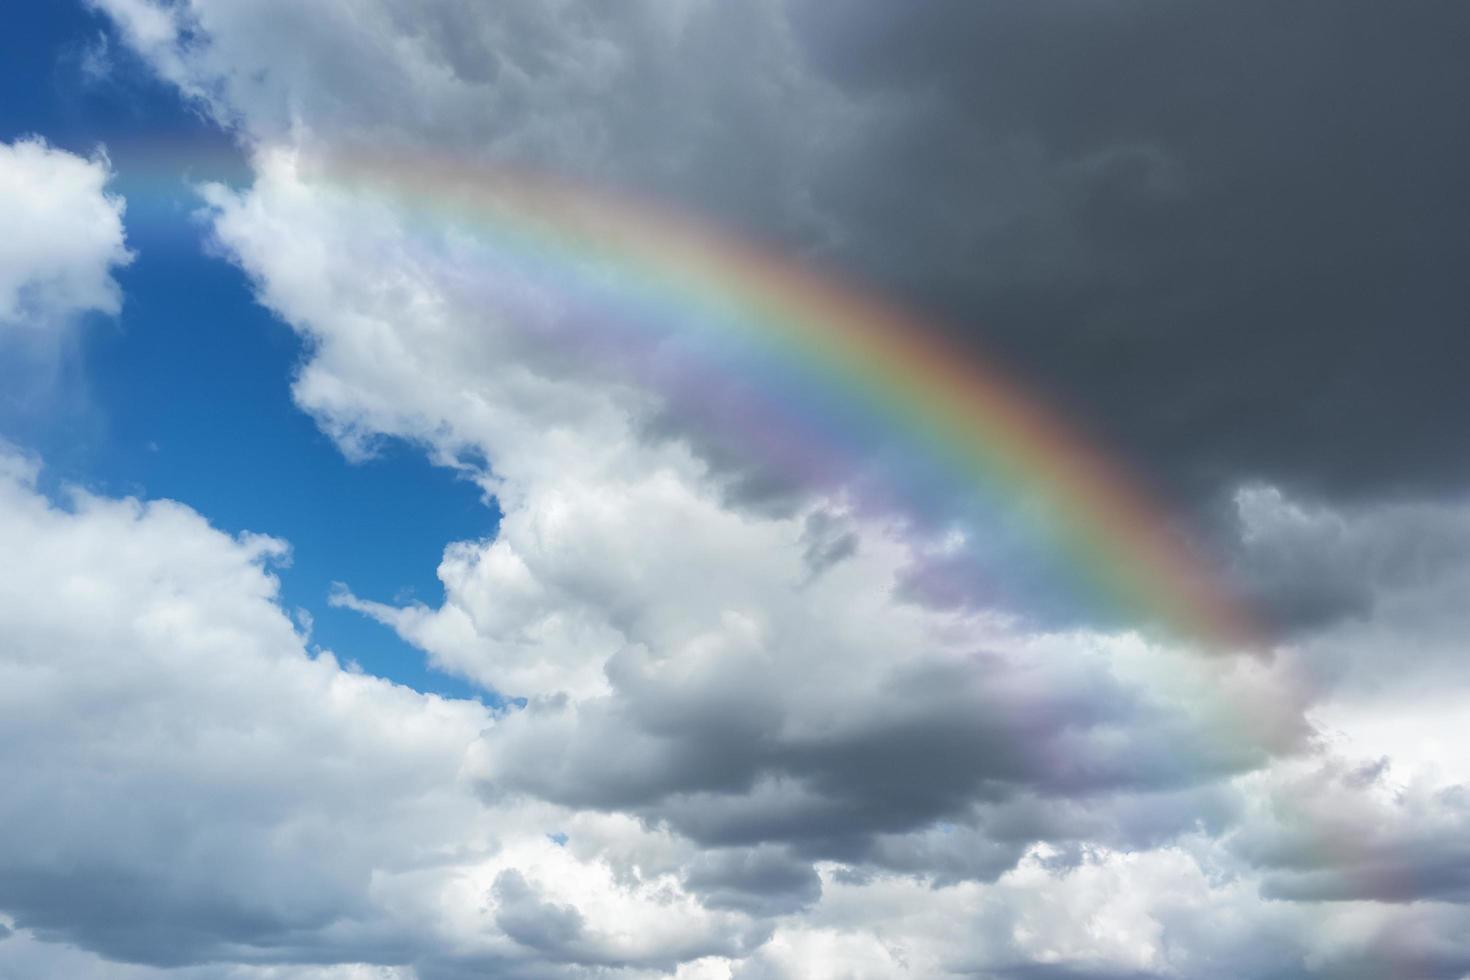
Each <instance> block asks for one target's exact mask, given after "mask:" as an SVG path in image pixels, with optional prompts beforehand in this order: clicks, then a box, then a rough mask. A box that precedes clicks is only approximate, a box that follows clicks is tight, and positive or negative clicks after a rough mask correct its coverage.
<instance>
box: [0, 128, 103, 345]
mask: <svg viewBox="0 0 1470 980" xmlns="http://www.w3.org/2000/svg"><path fill="white" fill-rule="evenodd" d="M111 177H112V171H111V168H110V167H109V165H108V162H107V158H106V156H104V155H101V154H99V155H98V156H96V157H93V158H92V159H90V160H89V159H86V158H83V157H79V156H77V155H75V154H72V153H68V152H66V151H65V150H58V149H55V148H53V147H51V146H49V145H47V143H46V142H45V141H44V140H42V139H39V138H28V139H21V140H18V141H16V142H14V143H0V220H3V222H4V225H5V228H6V233H5V236H4V238H3V240H0V332H3V333H12V335H14V332H17V331H22V332H24V335H25V336H28V337H32V338H33V339H34V338H35V336H36V335H38V334H54V333H55V332H56V331H58V330H60V329H61V328H62V327H64V326H65V325H66V324H67V322H68V321H69V320H71V319H72V318H73V317H75V316H76V315H78V314H81V313H89V312H99V313H116V312H117V311H118V309H119V308H120V306H121V303H122V294H121V292H120V291H119V289H118V285H117V282H116V281H115V280H114V279H113V276H112V274H113V270H114V269H116V268H117V267H118V266H122V265H126V264H127V263H128V262H129V261H131V260H132V253H130V252H129V251H128V249H127V246H126V245H125V244H124V240H123V223H122V216H123V201H122V198H120V197H118V196H116V195H113V194H109V193H108V192H107V183H108V181H109V180H110V179H111Z"/></svg>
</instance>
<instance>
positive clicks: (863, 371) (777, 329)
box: [311, 153, 1259, 648]
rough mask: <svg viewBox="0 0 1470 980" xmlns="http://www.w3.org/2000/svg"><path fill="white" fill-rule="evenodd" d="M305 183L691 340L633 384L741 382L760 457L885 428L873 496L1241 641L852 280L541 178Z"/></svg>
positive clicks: (422, 171)
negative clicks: (966, 526)
mask: <svg viewBox="0 0 1470 980" xmlns="http://www.w3.org/2000/svg"><path fill="white" fill-rule="evenodd" d="M311 177H312V178H313V179H322V178H324V179H325V180H326V181H327V182H328V183H329V184H334V185H339V186H342V187H344V188H346V189H348V190H352V191H362V190H369V191H372V192H375V193H378V194H380V195H386V196H387V197H388V199H390V200H394V199H397V200H398V201H401V202H402V203H403V204H404V205H405V210H406V211H407V212H409V213H411V214H415V215H418V216H421V217H423V218H425V219H428V220H432V221H433V222H434V225H435V227H443V226H445V224H446V223H447V224H448V225H451V226H453V225H461V226H467V227H468V230H469V231H470V232H471V234H470V235H469V236H467V237H469V238H470V239H472V240H474V241H475V242H477V243H479V247H482V248H484V249H486V250H488V251H489V252H490V253H491V254H490V255H489V256H488V257H487V261H496V262H502V263H511V264H515V265H517V266H519V267H533V268H534V269H535V270H536V274H537V275H538V276H540V277H542V278H544V279H546V280H547V281H548V282H549V283H550V284H551V285H553V286H554V287H555V289H556V292H557V294H558V295H561V296H571V297H577V298H578V299H579V301H580V303H581V305H582V307H583V308H584V309H585V310H587V311H591V313H590V316H591V319H593V320H595V327H589V328H588V329H589V330H595V331H597V332H600V333H601V334H603V335H604V339H605V337H606V335H608V334H609V333H612V334H616V335H618V336H626V335H629V334H633V333H636V332H637V331H639V330H645V331H646V330H648V325H649V324H661V325H662V329H663V332H662V333H659V332H657V331H655V332H654V333H653V334H651V335H650V336H651V338H652V339H647V340H646V343H648V344H649V345H650V347H649V349H650V350H651V349H652V345H653V344H654V343H655V341H656V340H658V339H659V338H666V337H668V336H670V335H672V334H674V333H677V332H682V333H683V334H684V335H686V336H694V337H696V339H697V342H698V344H699V347H700V350H701V352H702V353H701V356H700V357H698V358H696V359H694V361H693V362H692V363H691V361H690V360H689V359H688V358H686V359H684V360H682V361H681V362H680V366H679V367H678V369H677V370H663V371H662V373H658V372H659V370H660V369H659V368H657V367H654V368H648V370H649V371H651V372H653V374H654V375H656V376H650V377H648V378H645V379H644V380H649V381H650V382H651V383H652V384H654V385H656V386H662V387H664V388H668V387H669V386H671V385H672V386H682V387H684V388H685V389H686V390H687V391H690V392H698V391H699V390H700V389H702V388H704V387H706V386H707V384H708V383H712V382H714V381H717V380H719V379H720V378H721V377H725V378H728V377H730V376H731V375H735V374H738V375H740V376H742V377H748V378H750V379H753V380H752V381H751V382H750V383H749V384H748V385H746V386H745V389H746V393H747V394H749V395H751V397H750V398H748V399H746V400H744V401H742V403H741V406H740V411H741V413H742V414H745V413H748V415H749V418H747V419H745V421H743V422H741V423H739V424H737V425H731V424H730V420H729V419H725V420H723V423H722V424H724V425H725V426H726V428H727V429H739V430H741V431H740V432H738V433H737V435H738V437H739V438H738V441H739V442H740V444H741V446H742V448H744V449H745V450H747V451H754V452H755V453H756V454H757V455H758V456H763V457H765V459H766V460H767V461H768V462H774V463H777V464H779V465H781V466H782V467H785V468H788V469H796V470H803V471H804V473H803V475H804V476H807V477H811V476H818V477H820V476H822V475H830V474H831V473H833V472H835V470H836V468H838V467H839V465H840V463H841V461H839V460H837V459H836V457H837V456H838V455H841V453H838V452H837V451H836V450H835V449H834V447H844V446H845V447H847V450H848V451H847V452H846V457H847V458H846V461H845V464H846V465H848V466H849V468H851V467H852V466H853V465H855V464H853V459H855V458H857V457H858V456H859V455H861V453H860V452H859V449H858V448H857V447H859V446H860V445H862V444H863V440H864V439H865V438H866V437H867V435H868V434H871V433H873V432H879V433H882V435H883V436H885V437H886V438H887V439H888V440H889V442H887V443H885V444H889V445H891V444H893V442H894V441H896V442H898V443H901V444H903V445H905V446H907V447H910V448H912V449H914V450H916V452H914V453H912V454H911V455H910V457H909V458H906V460H905V466H904V467H902V469H903V470H904V473H903V475H901V476H898V477H895V478H893V479H891V480H886V481H885V480H881V479H880V480H877V481H876V482H877V483H878V484H879V485H881V486H882V487H883V488H884V492H885V493H886V494H887V495H888V498H890V499H888V500H887V501H886V503H888V504H892V503H893V499H894V498H898V499H907V500H909V501H910V503H912V502H913V501H914V499H915V496H916V495H922V494H923V493H924V492H926V488H927V490H928V491H929V492H933V491H934V490H935V488H936V487H942V488H944V490H945V492H947V493H948V494H949V495H950V496H951V497H954V496H955V495H956V494H957V493H958V494H960V495H963V494H964V493H972V494H973V495H974V496H975V497H976V498H977V499H984V500H987V501H990V504H989V507H990V510H989V512H990V513H991V514H993V515H999V516H1000V519H1002V520H1003V521H1005V522H1009V523H1011V524H1016V523H1018V522H1019V524H1021V525H1024V526H1025V530H1024V531H1023V532H1021V536H1022V537H1025V538H1026V539H1028V540H1029V541H1030V542H1032V547H1033V549H1034V550H1039V551H1044V552H1046V553H1048V554H1052V555H1060V556H1061V560H1060V564H1061V565H1062V566H1064V567H1065V568H1066V570H1067V572H1066V574H1067V575H1068V577H1070V578H1072V579H1073V580H1074V582H1076V583H1079V584H1081V585H1083V586H1085V589H1086V591H1087V592H1089V593H1090V594H1092V595H1096V596H1101V597H1103V599H1104V600H1105V601H1106V603H1107V604H1108V605H1109V606H1110V607H1112V608H1113V609H1115V610H1119V611H1123V612H1124V613H1125V614H1126V615H1127V617H1128V619H1129V621H1130V622H1133V623H1140V622H1146V623H1149V624H1162V625H1163V626H1165V627H1166V628H1167V629H1168V630H1169V631H1170V632H1171V633H1173V634H1174V635H1175V636H1176V637H1181V638H1186V639H1190V640H1194V641H1198V642H1201V643H1204V644H1206V645H1208V646H1210V647H1214V648H1219V647H1225V648H1240V647H1242V646H1256V645H1257V638H1258V636H1259V631H1258V629H1257V628H1256V626H1255V625H1254V623H1253V622H1252V620H1251V618H1250V616H1249V615H1248V614H1247V613H1246V612H1245V611H1244V610H1243V609H1242V608H1241V606H1240V605H1239V604H1238V603H1236V602H1235V601H1234V600H1233V599H1232V597H1231V596H1230V593H1229V590H1228V589H1226V588H1225V587H1223V585H1222V584H1221V583H1220V582H1219V581H1218V580H1217V578H1216V577H1215V575H1214V574H1213V573H1212V572H1211V570H1210V569H1209V567H1208V566H1207V564H1206V563H1205V562H1204V561H1202V560H1201V559H1200V558H1199V557H1198V556H1197V555H1195V554H1194V553H1193V552H1192V551H1191V549H1190V547H1189V545H1188V543H1187V541H1186V540H1184V539H1183V538H1182V537H1181V535H1180V534H1179V533H1178V531H1177V522H1175V521H1174V520H1172V519H1171V518H1170V516H1169V514H1168V511H1167V510H1166V508H1164V507H1163V506H1161V505H1160V504H1159V503H1158V502H1157V501H1156V500H1155V499H1153V498H1152V497H1151V496H1150V495H1149V494H1148V493H1147V492H1145V491H1144V490H1143V489H1142V488H1141V487H1140V485H1139V484H1138V482H1137V481H1136V480H1134V479H1132V478H1131V477H1130V476H1129V475H1128V474H1127V473H1126V472H1125V471H1124V469H1123V468H1122V467H1120V466H1118V465H1116V464H1114V463H1113V462H1112V461H1111V460H1110V459H1109V458H1107V456H1105V455H1104V454H1103V453H1101V452H1099V451H1098V450H1097V448H1095V446H1094V445H1092V444H1091V443H1090V442H1089V441H1087V440H1085V439H1083V438H1082V437H1081V436H1080V435H1079V434H1078V433H1077V431H1075V430H1074V429H1073V428H1071V427H1069V426H1067V425H1065V424H1064V423H1063V422H1062V420H1061V419H1059V418H1058V417H1057V416H1056V415H1055V414H1054V413H1052V412H1051V411H1049V410H1048V409H1047V408H1045V407H1044V406H1043V405H1041V404H1040V403H1039V402H1038V401H1037V400H1035V399H1033V398H1030V397H1028V396H1027V395H1026V394H1025V393H1024V392H1023V391H1021V390H1020V389H1018V388H1017V386H1016V385H1014V384H1013V383H1012V382H1010V381H1009V380H1008V379H1007V378H1006V377H1004V376H1003V375H1002V374H1001V373H1000V372H999V371H997V370H996V369H995V368H994V367H992V366H990V365H988V364H986V363H984V362H982V361H980V360H978V359H977V358H976V357H975V356H974V355H973V354H968V353H967V354H960V353H959V352H958V351H956V350H954V349H952V348H950V347H949V346H947V345H946V344H945V343H944V342H943V341H942V340H940V339H939V332H938V331H936V330H934V329H933V328H932V327H929V326H926V325H925V324H923V323H921V322H919V321H917V320H916V319H914V318H913V317H911V316H908V315H906V314H904V313H903V312H902V311H900V310H898V309H896V308H895V307H893V306H891V305H889V304H887V303H885V302H884V301H883V300H881V299H879V298H877V297H875V296H873V295H870V294H868V293H866V292H864V291H863V290H861V289H859V288H855V287H853V286H851V285H848V284H845V283H841V282H839V281H838V280H837V279H836V278H834V277H831V276H826V275H821V274H818V273H817V272H816V271H815V270H813V269H812V268H810V267H809V266H808V265H806V264H804V263H803V262H801V261H798V260H795V259H793V258H792V257H790V256H787V255H783V254H779V253H777V252H775V251H773V250H767V249H763V248H759V247H756V246H755V245H753V244H751V243H749V242H746V241H742V240H740V239H738V238H736V237H733V236H731V235H729V234H726V233H723V232H720V231H718V230H716V229H714V228H712V227H710V226H709V225H708V224H706V223H703V222H701V221H699V220H697V219H694V218H690V217H688V216H684V215H680V214H676V213H674V212H671V211H669V210H667V209H666V208H662V207H660V206H658V205H657V204H654V203H652V202H649V201H646V200H640V199H636V198H633V197H631V196H626V195H614V194H610V193H606V192H603V191H599V190H596V189H593V188H590V187H587V186H583V185H578V184H575V183H571V182H568V181H564V180H560V179H556V178H552V177H549V176H546V175H543V174H526V173H518V172H514V171H509V170H504V169H495V170H490V169H486V168H483V167H478V166H474V165H470V164H466V163H462V162H457V161H447V160H442V159H441V160H424V159H421V158H413V159H406V158H403V159H399V158H394V157H392V156H391V155H387V154H382V155H369V154H362V153H358V154H354V155H353V156H352V157H350V158H347V159H342V160H336V161H329V162H326V163H325V164H323V170H322V173H320V174H318V173H316V172H313V173H312V174H311ZM648 360H649V359H648V358H644V359H643V361H644V362H647V361H648ZM914 458H921V459H922V462H921V463H920V464H914V463H913V459H914ZM916 473H917V475H915V474H916ZM867 475H868V476H871V473H869V474H867ZM870 482H873V481H870ZM920 509H921V508H920Z"/></svg>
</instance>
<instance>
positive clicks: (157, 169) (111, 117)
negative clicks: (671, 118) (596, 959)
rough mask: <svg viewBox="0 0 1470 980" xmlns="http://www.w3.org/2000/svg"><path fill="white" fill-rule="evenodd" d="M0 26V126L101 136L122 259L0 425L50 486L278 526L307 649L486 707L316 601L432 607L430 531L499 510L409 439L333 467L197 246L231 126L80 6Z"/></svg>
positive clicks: (435, 594)
mask: <svg viewBox="0 0 1470 980" xmlns="http://www.w3.org/2000/svg"><path fill="white" fill-rule="evenodd" d="M6 20H7V25H6V30H5V31H4V32H0V35H3V36H0V140H4V141H6V142H10V141H13V140H15V139H17V138H19V137H22V136H26V135H30V134H36V135H40V136H42V137H44V138H45V139H46V140H47V141H48V142H49V143H51V144H52V145H54V146H58V147H61V148H63V149H67V150H70V151H72V152H76V153H81V154H84V155H85V154H91V153H92V152H94V151H95V150H96V148H97V147H98V146H100V145H105V146H106V148H107V153H108V156H109V158H110V159H111V161H112V166H113V168H114V170H115V172H116V174H117V177H116V180H115V182H114V183H113V185H112V189H113V190H114V191H116V192H117V193H120V194H122V195H124V196H125V197H126V198H127V200H128V205H127V214H126V222H125V223H126V229H127V237H128V245H129V247H130V248H131V249H132V250H133V251H134V252H135V253H136V259H135V260H134V262H133V263H132V264H131V265H129V266H128V267H126V268H124V269H121V270H119V272H118V274H117V278H118V281H119V283H120V284H121V285H122V287H123V291H124V306H123V311H122V314H121V316H119V317H118V318H116V319H111V318H105V317H95V318H93V319H92V320H91V322H88V323H87V324H85V325H84V327H85V329H82V330H81V331H79V332H78V338H79V339H78V340H77V342H76V345H75V347H74V349H73V350H71V351H70V352H69V353H67V354H65V355H63V357H62V361H61V362H60V364H59V366H56V367H55V370H56V371H57V374H56V377H54V378H53V379H52V380H51V382H50V383H49V384H48V385H45V386H40V385H37V386H34V387H33V388H32V389H28V390H29V392H30V395H31V397H28V398H26V399H23V400H21V399H13V398H12V399H8V400H7V399H0V438H4V439H5V440H6V441H9V442H11V443H14V444H15V445H18V446H20V447H21V448H22V449H25V450H29V451H31V452H35V453H37V454H39V455H40V456H41V457H42V458H43V459H44V461H45V463H46V469H45V471H44V475H43V479H44V486H45V487H46V488H47V489H48V490H49V491H51V492H54V491H55V490H56V489H58V488H59V487H60V486H61V485H63V484H67V483H70V484H77V485H80V486H83V487H85V488H87V489H90V490H93V491H95V492H100V493H107V494H131V495H136V496H140V497H146V498H169V499H174V500H178V501H181V502H183V503H185V504H187V505H189V506H190V507H193V508H194V509H196V510H198V511H199V512H200V513H202V514H204V515H205V516H206V517H207V518H208V519H209V520H210V521H211V522H212V523H213V524H215V525H216V526H218V527H220V528H222V529H224V530H227V531H230V532H239V531H247V530H248V531H258V532H261V533H266V534H270V535H272V536H275V537H280V538H284V539H285V540H287V541H289V542H290V543H291V547H292V560H291V563H290V565H289V566H287V567H284V568H281V569H279V570H278V571H277V574H278V575H279V576H280V579H281V585H282V596H283V603H284V604H285V606H286V607H287V608H288V609H291V610H295V609H297V608H301V609H305V610H306V611H307V612H308V613H309V614H310V616H311V618H312V621H313V623H314V627H313V634H312V637H313V643H314V644H316V645H320V646H322V647H325V648H328V649H331V650H332V651H333V652H334V653H336V654H337V655H338V656H339V657H341V658H342V659H343V660H352V661H355V662H357V663H358V664H359V665H361V667H362V669H363V670H365V671H366V672H368V673H372V674H376V675H379V676H382V677H386V678H388V679H390V680H393V681H395V682H398V683H402V684H406V685H408V686H411V687H414V688H417V689H419V690H422V691H432V692H436V693H440V694H445V695H450V696H460V697H468V696H477V695H478V696H480V697H481V698H482V699H483V700H485V701H486V702H487V703H491V704H498V703H499V700H498V699H497V698H495V697H494V696H492V695H489V694H486V693H485V692H482V691H478V690H477V689H476V688H474V687H473V686H472V685H470V684H468V683H466V682H464V681H462V680H460V679H458V678H455V677H452V676H449V675H447V674H444V673H441V672H439V671H436V670H434V669H432V668H431V667H429V666H428V665H427V663H426V662H425V658H424V656H423V654H422V653H421V652H420V651H418V650H416V649H414V648H412V647H410V646H408V645H407V644H405V643H403V642H402V641H400V640H399V639H398V638H397V637H396V636H395V635H394V634H393V633H392V632H391V631H389V630H387V629H385V628H384V627H382V626H380V625H378V624H377V623H374V622H371V621H369V620H366V619H365V618H363V617H362V616H361V615H359V614H358V613H354V612H351V611H350V610H344V609H338V608H334V607H331V606H330V605H328V603H327V597H328V595H329V594H330V592H331V590H332V586H333V583H334V582H339V581H340V582H345V583H346V584H347V585H349V586H350V587H351V588H352V589H353V590H354V591H355V592H356V593H357V594H359V595H362V596H365V597H372V598H375V599H380V600H384V601H399V602H404V601H415V600H417V601H423V602H427V603H430V604H433V603H437V602H439V601H440V600H441V599H442V597H443V593H442V589H441V586H440V584H439V581H438V579H437V577H436V575H435V569H436V567H437V565H438V562H439V559H440V556H441V554H442V550H443V548H444V546H445V544H447V543H448V542H450V541H455V540H461V539H466V538H483V537H486V536H489V535H491V534H493V533H494V532H495V529H496V526H497V522H498V514H497V513H496V511H495V510H494V508H493V506H487V505H486V503H485V502H483V501H482V500H481V497H480V493H479V490H478V488H477V487H475V486H474V485H473V484H471V483H470V482H468V481H466V480H464V479H461V478H459V477H458V476H456V474H454V473H452V472H451V471H449V470H445V469H442V468H436V467H434V466H431V465H430V464H429V463H428V461H427V460H426V459H425V457H424V456H423V454H422V453H420V452H418V451H417V450H416V449H415V448H414V447H411V446H405V445H399V444H387V445H385V446H383V447H382V451H381V452H380V453H379V455H378V457H377V458H375V459H372V460H369V461H367V462H364V463H349V462H348V461H347V460H346V459H344V458H343V456H342V455H341V453H340V452H339V451H338V450H337V448H336V446H335V445H334V444H333V443H332V442H331V440H330V439H328V438H327V437H326V436H325V435H323V434H322V433H321V432H320V431H319V430H318V429H317V427H316V425H315V424H314V423H313V421H312V420H311V419H310V418H309V417H307V416H306V415H305V414H304V413H302V412H301V411H300V410H299V409H298V408H296V406H295V405H294V404H293V403H292V401H291V396H290V382H291V378H292V376H293V373H294V371H295V370H296V368H297V366H298V364H299V363H300V359H301V357H302V349H301V345H300V342H299V340H298V339H297V337H296V336H295V334H293V333H292V332H291V331H290V330H289V329H288V328H287V327H286V326H285V325H283V324H281V323H280V322H278V321H276V320H275V319H274V318H273V317H272V316H271V315H270V314H269V313H267V312H266V311H265V310H264V309H262V308H261V307H260V306H259V305H258V304H256V302H255V301H254V298H253V296H252V293H251V289H250V284H249V282H248V281H247V280H246V278H245V277H244V275H243V274H242V273H241V272H240V271H239V270H238V269H236V268H234V267H233V266H231V265H230V264H229V263H227V262H225V261H223V260H221V259H219V258H218V257H214V256H211V255H210V254H209V251H208V249H207V248H206V247H205V244H206V242H207V239H208V232H207V229H206V228H204V227H203V226H202V225H201V224H200V223H199V221H198V220H197V219H196V218H195V217H194V213H195V211H196V210H197V209H198V207H199V201H198V200H197V198H196V197H195V196H194V195H193V193H192V192H191V191H190V189H189V185H190V182H191V181H199V180H206V179H209V180H226V181H228V182H231V183H238V182H239V181H240V180H241V179H242V178H243V177H244V176H245V174H246V173H247V170H246V167H245V164H244V161H243V160H242V159H241V158H240V157H239V155H238V153H237V152H236V151H235V150H234V148H233V147H232V145H231V143H230V140H229V138H228V136H227V135H226V134H224V133H222V132H220V131H219V130H218V129H217V128H216V127H214V126H213V125H212V124H211V123H209V122H208V121H206V120H205V119H203V118H202V117H201V116H200V115H199V113H197V112H196V111H194V110H193V109H192V108H191V107H189V106H188V105H186V104H184V102H183V101H182V100H181V99H179V98H178V97H177V96H176V95H175V93H174V92H173V91H172V90H170V89H168V88H166V87H165V86H163V85H160V84H159V83H157V82H155V81H153V80H152V79H151V77H150V76H149V75H148V73H147V72H146V71H145V70H144V69H143V68H142V66H140V65H137V64H136V63H135V62H133V61H131V59H130V58H129V57H128V56H127V55H126V54H125V53H123V52H120V51H119V50H118V49H117V46H116V44H115V43H109V42H107V41H106V40H105V34H104V25H103V22H102V21H101V19H100V18H99V17H97V16H96V15H95V14H93V13H92V12H90V11H88V10H87V9H85V8H84V7H83V6H82V5H80V4H78V3H72V2H56V3H41V4H22V5H20V7H19V9H17V10H13V11H9V12H7V16H6ZM170 170H173V171H174V174H176V176H175V175H174V174H171V173H170Z"/></svg>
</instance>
